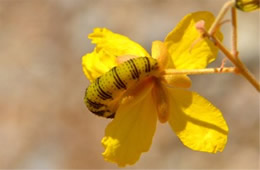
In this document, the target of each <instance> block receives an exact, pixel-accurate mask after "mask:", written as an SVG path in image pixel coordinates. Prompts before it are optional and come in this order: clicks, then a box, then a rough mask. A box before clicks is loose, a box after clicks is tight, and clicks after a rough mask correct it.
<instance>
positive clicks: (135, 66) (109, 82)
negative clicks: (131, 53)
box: [84, 57, 158, 118]
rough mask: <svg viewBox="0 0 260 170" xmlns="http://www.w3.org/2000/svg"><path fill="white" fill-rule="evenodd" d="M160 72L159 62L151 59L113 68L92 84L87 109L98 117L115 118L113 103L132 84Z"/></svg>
mask: <svg viewBox="0 0 260 170" xmlns="http://www.w3.org/2000/svg"><path fill="white" fill-rule="evenodd" d="M157 71H158V62H157V60H156V59H153V58H151V57H137V58H132V59H129V60H127V61H126V62H124V63H122V64H119V65H118V66H115V67H113V68H112V69H110V70H109V71H108V72H106V73H105V74H103V75H102V76H100V77H98V78H97V79H96V80H95V81H94V82H92V83H91V84H90V85H89V86H88V88H87V89H86V92H85V98H84V101H85V104H86V106H87V108H88V109H89V110H90V111H91V112H92V113H94V114H96V115H98V116H103V117H106V118H114V116H115V112H116V107H115V106H114V104H113V101H115V99H116V98H117V97H118V96H120V94H122V93H124V92H125V91H126V90H127V89H128V88H129V86H130V85H131V84H133V83H135V82H137V81H139V80H141V79H143V78H144V77H147V76H152V75H154V73H155V72H157Z"/></svg>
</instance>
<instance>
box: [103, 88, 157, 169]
mask: <svg viewBox="0 0 260 170" xmlns="http://www.w3.org/2000/svg"><path fill="white" fill-rule="evenodd" d="M151 88H152V85H149V87H147V88H146V89H145V90H143V91H142V92H141V94H139V95H138V96H135V97H133V98H131V97H130V98H129V99H126V100H125V101H124V103H123V104H121V105H120V106H119V108H118V111H117V113H116V116H115V119H114V120H113V121H112V122H111V123H110V124H109V125H108V126H107V128H106V132H105V137H104V138H103V139H102V144H103V146H104V147H105V151H104V153H103V156H104V159H105V160H107V161H110V162H115V163H117V164H118V165H119V166H126V165H127V164H129V165H132V164H134V163H135V162H136V161H137V160H138V159H139V157H140V155H141V153H142V152H147V151H148V150H149V148H150V145H151V143H152V138H153V135H154V132H155V128H156V121H157V115H156V112H155V110H156V109H155V107H154V103H153V101H152V96H151Z"/></svg>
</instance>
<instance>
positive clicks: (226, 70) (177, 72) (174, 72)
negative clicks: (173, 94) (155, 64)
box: [164, 67, 237, 75]
mask: <svg viewBox="0 0 260 170" xmlns="http://www.w3.org/2000/svg"><path fill="white" fill-rule="evenodd" d="M216 73H237V69H236V68H235V67H224V68H222V69H221V68H205V69H190V70H189V69H186V70H177V69H166V70H165V71H164V74H165V75H182V74H185V75H196V74H216Z"/></svg>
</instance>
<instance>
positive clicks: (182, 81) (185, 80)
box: [164, 75, 191, 88]
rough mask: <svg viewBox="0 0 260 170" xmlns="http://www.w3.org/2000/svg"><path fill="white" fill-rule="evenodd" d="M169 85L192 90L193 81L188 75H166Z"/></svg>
mask: <svg viewBox="0 0 260 170" xmlns="http://www.w3.org/2000/svg"><path fill="white" fill-rule="evenodd" d="M164 78H165V80H166V82H167V85H170V86H172V87H176V88H190V86H191V80H190V78H189V77H188V76H187V75H165V76H164Z"/></svg>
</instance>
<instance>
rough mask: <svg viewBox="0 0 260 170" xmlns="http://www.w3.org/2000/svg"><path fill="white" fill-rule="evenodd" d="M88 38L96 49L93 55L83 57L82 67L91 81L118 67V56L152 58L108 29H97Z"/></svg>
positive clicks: (126, 39)
mask: <svg viewBox="0 0 260 170" xmlns="http://www.w3.org/2000/svg"><path fill="white" fill-rule="evenodd" d="M88 38H90V39H92V43H94V44H96V48H95V50H94V51H93V52H92V53H89V54H86V55H84V56H83V58H82V66H83V71H84V73H85V75H86V76H87V78H88V79H90V80H91V81H93V80H94V79H96V78H97V77H99V76H101V75H102V74H104V73H105V72H107V71H108V70H109V69H111V68H112V67H114V66H116V65H117V63H116V57H118V56H124V55H132V56H150V55H149V54H148V53H147V52H146V50H145V49H144V48H143V47H142V46H140V45H139V44H137V43H136V42H134V41H132V40H130V39H129V38H127V37H125V36H123V35H120V34H116V33H113V32H111V31H110V30H108V29H106V28H95V29H94V32H93V33H91V34H89V36H88Z"/></svg>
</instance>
